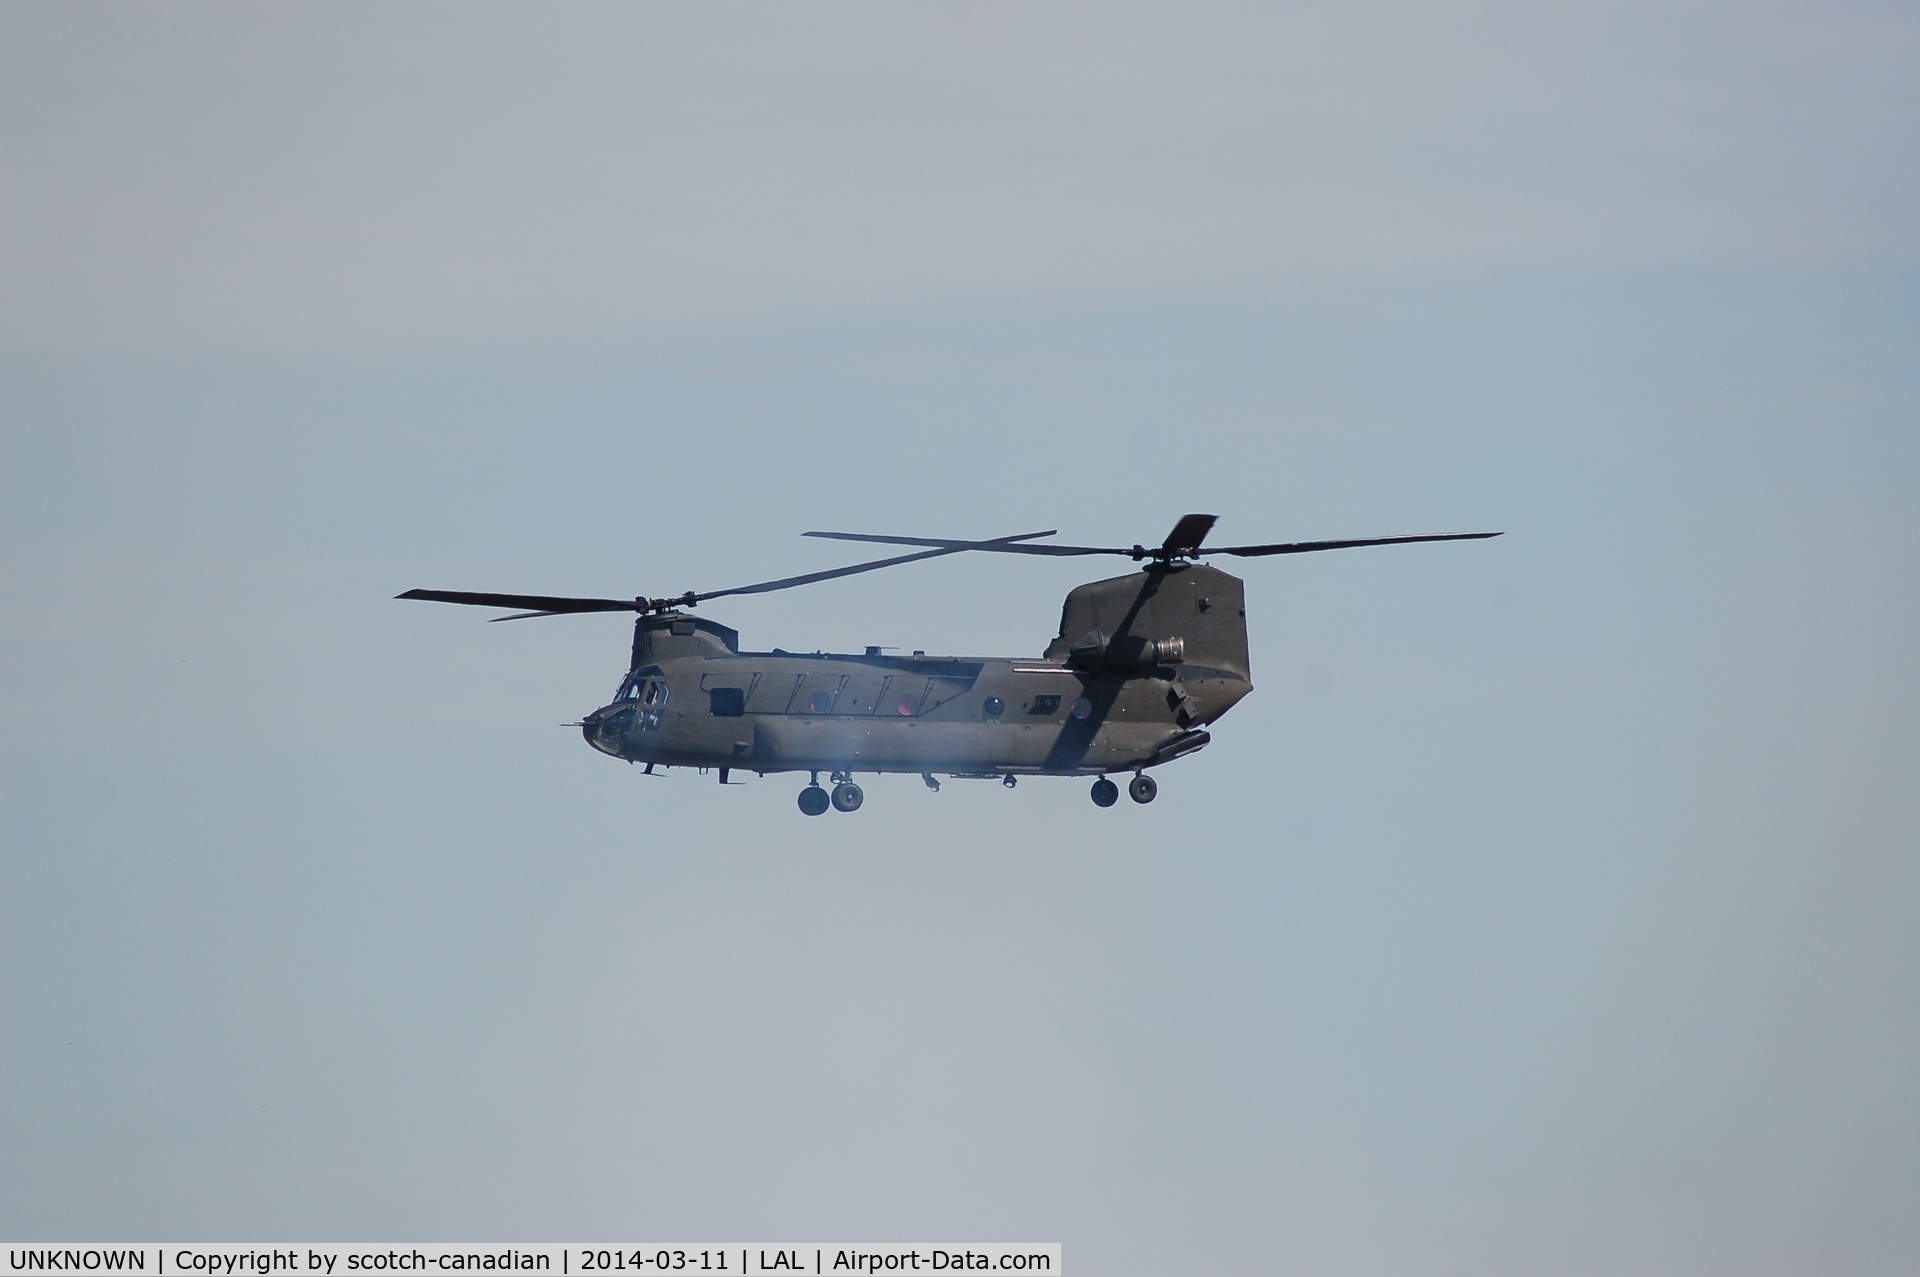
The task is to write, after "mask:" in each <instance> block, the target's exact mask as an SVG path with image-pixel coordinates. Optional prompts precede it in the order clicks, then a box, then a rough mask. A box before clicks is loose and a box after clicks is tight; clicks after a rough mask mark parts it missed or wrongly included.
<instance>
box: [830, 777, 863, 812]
mask: <svg viewBox="0 0 1920 1277" xmlns="http://www.w3.org/2000/svg"><path fill="white" fill-rule="evenodd" d="M865 797H866V795H865V794H863V793H861V792H860V786H858V785H856V784H854V783H853V782H852V781H850V780H847V781H842V782H840V783H839V784H838V785H835V786H834V787H833V809H834V810H835V811H859V810H860V802H861V800H862V799H864V798H865Z"/></svg>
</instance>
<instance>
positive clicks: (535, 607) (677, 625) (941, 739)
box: [398, 514, 1500, 816]
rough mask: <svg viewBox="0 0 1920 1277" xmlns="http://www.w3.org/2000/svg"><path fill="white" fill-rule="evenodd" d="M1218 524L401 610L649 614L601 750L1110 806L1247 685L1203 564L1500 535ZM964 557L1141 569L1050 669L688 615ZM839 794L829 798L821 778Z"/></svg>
mask: <svg viewBox="0 0 1920 1277" xmlns="http://www.w3.org/2000/svg"><path fill="white" fill-rule="evenodd" d="M1214 519H1215V516H1214V515H1211V514H1189V515H1187V516H1186V517H1184V518H1182V519H1181V520H1180V521H1179V522H1178V523H1177V524H1175V525H1174V528H1173V531H1172V532H1170V533H1168V534H1167V538H1166V540H1165V541H1163V542H1161V543H1160V544H1159V545H1158V546H1141V545H1135V546H1130V547H1127V548H1124V549H1121V548H1117V547H1108V546H1083V545H1055V544H1052V543H1050V542H1049V543H1040V541H1041V538H1043V537H1050V536H1052V535H1054V534H1053V533H1052V532H1027V533H1022V534H1019V535H1015V536H1006V537H997V538H994V539H992V540H987V541H953V540H940V539H936V538H931V537H894V536H869V535H865V534H862V533H853V532H809V533H807V535H808V536H811V537H827V538H830V539H833V540H839V541H866V542H879V543H881V544H886V545H906V546H920V547H926V548H923V549H919V550H917V551H915V552H914V553H910V554H900V555H895V556H894V557H892V558H886V559H875V560H872V561H869V562H866V563H855V564H852V565H850V566H848V567H842V568H832V569H829V570H827V571H824V572H810V573H807V574H805V575H803V576H792V577H784V578H782V579H781V580H778V581H762V582H760V583H759V584H757V585H744V586H737V587H735V588H733V589H729V590H714V591H711V592H708V593H704V594H703V593H697V592H694V591H691V590H690V591H688V592H687V593H685V594H682V595H679V596H677V597H674V598H658V599H654V598H646V597H639V598H633V599H578V598H556V597H549V596H545V595H532V594H475V593H467V592H464V591H458V590H408V591H407V592H406V593H405V594H402V595H399V596H398V597H400V598H403V599H427V600H431V601H434V602H440V603H469V604H475V605H478V606H482V607H501V608H517V609H520V610H519V611H518V612H516V613H515V614H514V615H512V616H503V617H495V618H494V619H495V620H501V621H514V620H521V619H523V618H526V617H535V616H561V615H565V614H568V613H574V612H627V611H631V612H637V613H639V617H638V619H637V620H636V621H635V622H634V627H633V656H632V659H631V660H630V661H629V662H628V666H627V673H626V677H625V678H623V679H622V680H621V682H620V689H619V691H618V692H617V693H616V694H615V696H614V698H613V700H612V701H611V702H610V703H608V704H606V705H603V706H601V707H600V708H599V709H596V710H594V711H593V712H592V713H591V714H588V715H587V716H586V718H585V719H583V720H582V721H581V722H580V724H579V727H580V729H581V733H582V734H583V735H584V736H585V737H586V740H587V743H588V744H589V745H591V746H593V747H594V748H595V749H597V750H599V751H600V752H601V753H603V754H608V755H611V756H612V757H614V758H621V759H625V760H626V761H628V762H629V763H645V764H646V769H647V772H648V773H649V774H652V773H653V771H654V769H655V768H656V767H698V768H700V769H702V770H703V771H704V770H706V769H707V768H715V769H718V771H719V773H720V782H721V783H722V784H725V783H727V778H728V775H729V774H730V773H731V772H733V771H736V770H739V771H751V772H754V773H756V774H758V775H761V776H765V775H766V774H767V773H769V772H794V771H803V772H807V773H809V775H810V777H811V779H810V780H809V781H808V783H807V786H806V788H805V789H802V790H801V791H800V810H801V811H803V812H805V813H806V814H807V815H809V816H818V815H821V814H822V813H824V812H825V811H826V810H827V808H828V807H829V806H831V807H832V808H833V809H834V810H836V811H843V812H850V811H857V810H859V808H860V804H861V801H862V798H863V795H862V793H861V790H860V786H859V785H857V784H855V783H854V780H853V777H854V775H855V774H856V773H858V772H908V773H916V772H917V773H919V774H920V775H921V776H922V777H924V778H925V780H926V783H927V785H928V786H929V787H930V788H933V789H936V790H937V789H939V788H940V782H939V781H938V780H937V779H936V778H935V776H936V773H938V774H941V775H946V776H950V777H959V778H964V779H997V780H1000V781H1001V782H1002V783H1004V784H1005V785H1007V786H1008V787H1009V788H1011V787H1012V786H1013V785H1014V784H1015V783H1016V782H1017V780H1018V778H1019V777H1021V776H1095V777H1098V779H1097V780H1095V781H1094V784H1093V801H1094V802H1095V803H1096V804H1098V805H1099V806H1101V807H1111V806H1113V804H1114V803H1115V802H1117V801H1118V800H1119V797H1120V790H1119V787H1118V786H1117V785H1115V784H1114V783H1113V781H1112V780H1110V779H1108V777H1109V776H1111V775H1113V774H1115V773H1125V772H1132V773H1133V778H1132V779H1131V780H1130V781H1128V782H1127V793H1128V796H1130V797H1131V798H1132V799H1133V801H1135V802H1137V803H1150V802H1152V801H1153V799H1154V795H1155V794H1156V793H1158V792H1159V787H1158V786H1157V785H1156V784H1155V783H1154V779H1153V777H1151V776H1149V775H1148V774H1147V771H1148V769H1149V768H1153V767H1158V766H1160V765H1161V764H1162V763H1170V762H1172V761H1173V760H1174V759H1176V758H1184V757H1186V756H1187V755H1188V754H1191V753H1194V752H1195V751H1196V750H1199V749H1201V748H1203V747H1205V745H1206V744H1207V742H1208V740H1209V739H1210V737H1209V735H1208V733H1207V731H1206V729H1207V727H1208V726H1209V725H1210V724H1212V723H1213V721H1214V720H1215V719H1217V718H1219V717H1220V716H1221V715H1222V714H1225V713H1226V712H1227V711H1228V710H1230V709H1232V708H1233V707H1234V705H1236V704H1237V703H1238V702H1239V701H1240V699H1241V698H1242V697H1244V696H1245V695H1246V694H1247V693H1248V692H1251V691H1252V690H1253V681H1252V675H1251V672H1250V670H1249V668H1248V660H1247V606H1246V596H1245V593H1244V591H1243V589H1242V585H1243V582H1241V580H1240V579H1239V578H1238V577H1234V576H1229V575H1227V574H1226V573H1225V572H1222V571H1220V570H1219V569H1217V568H1214V567H1211V566H1209V565H1207V564H1205V563H1202V562H1200V559H1201V558H1202V557H1203V556H1206V555H1216V554H1225V555H1233V556H1236V557H1240V558H1257V557H1264V556H1266V555H1271V554H1303V553H1307V552H1310V551H1315V550H1343V549H1348V548H1351V547H1354V546H1364V545H1401V544H1405V543H1408V542H1414V541H1470V540H1480V539H1484V538H1486V537H1494V536H1499V535H1500V534H1499V533H1497V532H1454V533H1446V534H1442V535H1437V536H1403V537H1371V538H1367V539H1364V540H1353V541H1295V542H1290V543H1285V544H1278V545H1235V546H1224V547H1222V546H1216V547H1212V548H1208V549H1203V548H1202V545H1201V543H1202V542H1203V541H1205V539H1206V536H1207V533H1208V532H1210V531H1211V530H1212V528H1213V523H1214ZM969 551H989V552H992V553H996V554H1040V555H1052V556H1056V557H1077V556H1081V555H1094V554H1118V555H1124V556H1126V557H1128V558H1131V559H1133V560H1134V561H1135V562H1138V563H1142V564H1144V567H1143V568H1142V570H1141V571H1139V572H1134V573H1130V574H1129V575H1126V576H1118V577H1112V578H1110V579H1108V580H1104V581H1092V582H1089V583H1088V584H1086V585H1082V586H1078V587H1076V588H1075V589H1074V590H1073V591H1072V592H1070V593H1069V594H1068V595H1067V601H1066V606H1065V607H1064V608H1063V609H1062V610H1061V614H1060V632H1059V634H1058V635H1057V636H1056V637H1055V638H1054V640H1053V642H1052V643H1050V644H1049V645H1048V646H1047V650H1046V651H1045V652H1044V653H1043V654H1042V655H1041V656H1040V658H1039V659H1037V660H1035V659H1031V658H1028V657H960V656H928V655H926V654H925V653H924V652H915V653H914V654H913V655H911V656H894V655H888V654H886V653H885V652H883V651H882V650H881V649H880V648H877V647H870V648H868V649H867V650H866V651H865V652H864V653H863V654H861V655H857V656H855V655H842V654H839V653H828V652H814V653H811V654H801V653H794V652H785V651H782V650H780V649H779V648H774V649H773V650H772V651H770V652H743V651H741V650H740V636H739V635H738V634H737V633H736V632H735V631H733V630H730V629H728V628H727V627H726V626H724V625H719V624H716V623H714V622H713V621H710V620H708V619H707V618H705V617H703V616H695V615H693V614H692V613H691V612H690V611H688V610H687V609H689V608H692V607H694V606H695V605H697V604H699V603H703V602H705V601H706V600H708V599H717V598H722V597H725V596H727V595H732V594H765V593H769V592H771V591H774V590H785V589H790V588H792V587H794V586H797V585H809V584H811V583H813V582H816V581H826V580H831V579H833V578H834V577H841V576H853V575H855V574H857V573H861V572H872V571H874V570H876V569H878V568H886V567H893V566H895V565H897V564H902V563H913V562H917V561H918V560H921V559H933V558H939V557H941V556H943V555H948V554H961V553H966V552H969ZM823 772H824V773H826V774H827V775H828V776H829V777H830V779H831V780H832V783H833V791H832V793H831V794H829V793H828V791H827V790H825V789H823V788H822V787H821V785H820V775H821V773H823Z"/></svg>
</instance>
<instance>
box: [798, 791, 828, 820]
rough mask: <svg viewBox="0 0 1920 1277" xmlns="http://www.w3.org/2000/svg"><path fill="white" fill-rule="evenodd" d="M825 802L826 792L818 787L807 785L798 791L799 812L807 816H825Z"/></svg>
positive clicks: (826, 800)
mask: <svg viewBox="0 0 1920 1277" xmlns="http://www.w3.org/2000/svg"><path fill="white" fill-rule="evenodd" d="M827 802H828V799H827V791H826V790H824V789H822V788H820V786H818V785H808V786H807V787H806V788H805V789H803V790H801V791H800V810H801V811H803V812H805V813H806V814H807V815H809V816H824V815H826V812H827Z"/></svg>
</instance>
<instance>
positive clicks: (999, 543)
mask: <svg viewBox="0 0 1920 1277" xmlns="http://www.w3.org/2000/svg"><path fill="white" fill-rule="evenodd" d="M805 535H807V536H810V537H826V538H827V539H828V540H830V541H870V542H874V543H876V544H878V545H934V546H939V547H940V548H941V549H942V550H948V551H959V550H991V551H993V552H994V553H996V554H1049V555H1059V556H1062V557H1067V556H1072V555H1080V554H1125V555H1129V556H1131V555H1132V554H1133V547H1132V546H1128V547H1126V548H1125V549H1121V548H1118V547H1114V546H1095V545H1014V544H1010V542H1012V540H1013V538H1011V537H1003V538H1000V539H999V540H995V541H949V540H943V539H941V538H939V537H886V536H874V535H872V534H870V533H866V532H808V533H806V534H805ZM1031 535H1033V536H1036V537H1050V536H1052V535H1053V533H1051V532H1035V533H1032V534H1031ZM1020 539H1021V540H1025V539H1026V538H1020Z"/></svg>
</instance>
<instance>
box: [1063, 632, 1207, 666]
mask: <svg viewBox="0 0 1920 1277" xmlns="http://www.w3.org/2000/svg"><path fill="white" fill-rule="evenodd" d="M1186 659H1187V642H1186V640H1185V639H1183V638H1181V637H1180V636H1179V635H1177V634H1176V635H1173V636H1172V637H1171V638H1162V639H1149V638H1139V637H1137V636H1135V635H1132V634H1122V635H1118V636H1116V637H1114V638H1108V637H1107V636H1106V634H1104V633H1103V632H1101V631H1100V630H1089V631H1088V632H1087V633H1086V635H1085V636H1084V637H1082V638H1081V639H1080V641H1079V642H1077V643H1075V644H1074V645H1073V646H1072V647H1071V648H1069V649H1068V650H1067V662H1068V663H1069V664H1071V665H1078V666H1080V667H1081V668H1082V669H1096V670H1152V669H1158V668H1160V667H1161V666H1163V665H1178V664H1180V663H1181V662H1183V661H1185V660H1186Z"/></svg>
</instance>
